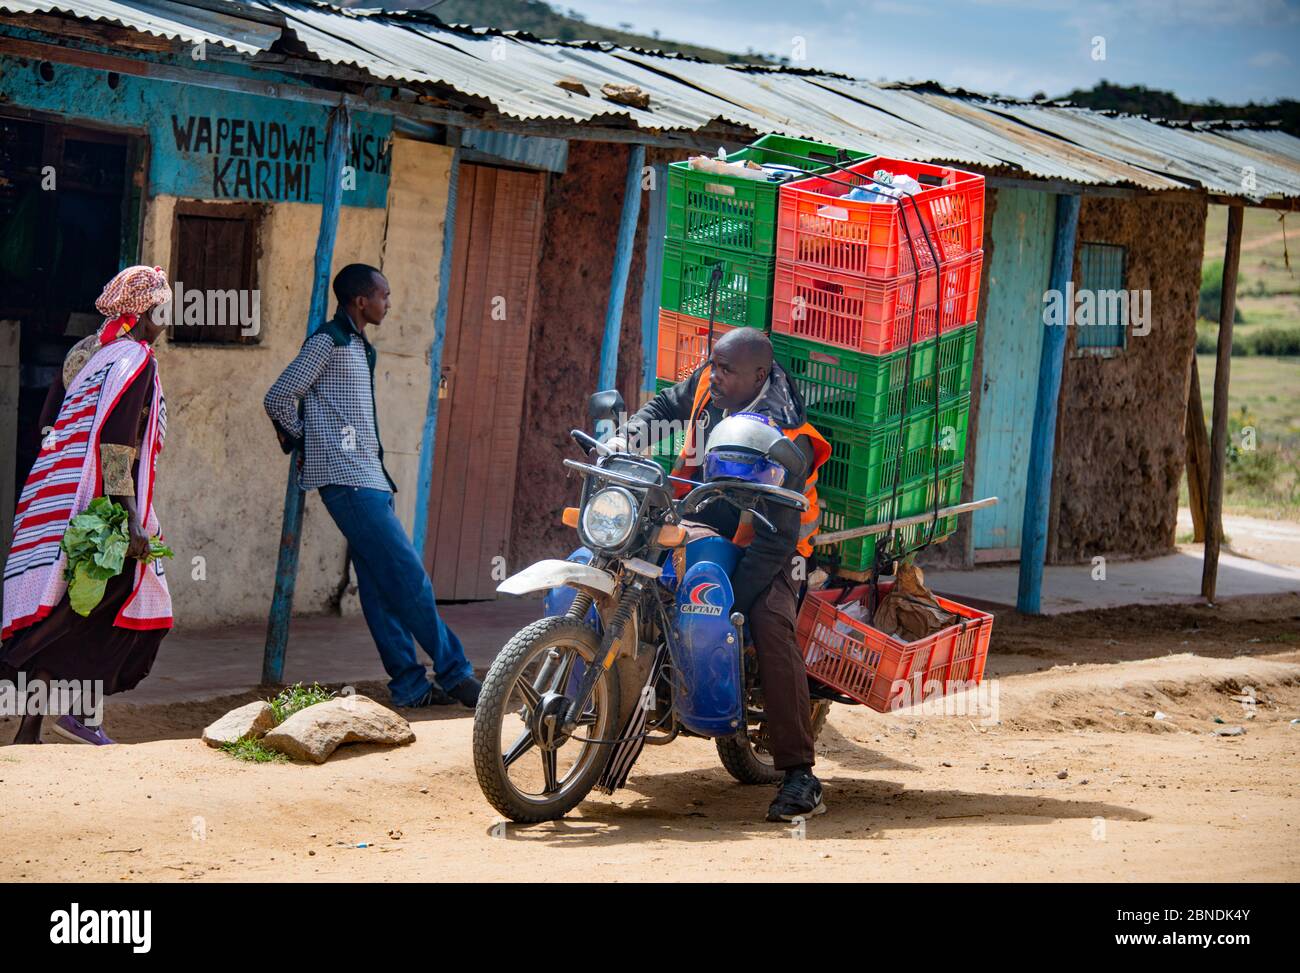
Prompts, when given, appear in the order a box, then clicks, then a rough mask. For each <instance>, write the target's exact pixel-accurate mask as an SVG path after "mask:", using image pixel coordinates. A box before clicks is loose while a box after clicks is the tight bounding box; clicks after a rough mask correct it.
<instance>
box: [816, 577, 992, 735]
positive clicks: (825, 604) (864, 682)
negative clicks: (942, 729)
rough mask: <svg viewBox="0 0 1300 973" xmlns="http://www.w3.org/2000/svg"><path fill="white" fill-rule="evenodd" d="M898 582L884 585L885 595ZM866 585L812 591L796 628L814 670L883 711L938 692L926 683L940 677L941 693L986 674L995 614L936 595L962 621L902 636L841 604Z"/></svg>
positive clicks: (855, 597)
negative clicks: (837, 604) (859, 617)
mask: <svg viewBox="0 0 1300 973" xmlns="http://www.w3.org/2000/svg"><path fill="white" fill-rule="evenodd" d="M892 587H893V585H892V584H882V585H881V586H880V593H881V595H882V596H883V595H884V594H885V593H886V592H887V591H889V589H890V588H892ZM866 591H867V586H866V585H859V586H858V587H856V588H852V589H850V590H849V591H848V593H847V594H845V593H844V592H843V591H838V590H829V591H811V592H809V593H808V597H807V598H805V599H804V602H803V607H802V608H800V610H799V621H798V624H797V626H796V629H795V638H796V640H797V641H798V644H799V649H800V651H801V652H802V653H803V658H804V665H805V666H806V667H807V670H808V675H810V676H812V677H813V678H814V679H816V680H818V681H819V682H822V683H825V684H826V685H827V686H830V687H831V688H832V689H837V690H839V691H840V692H842V693H844V695H846V696H849V697H851V698H852V699H855V700H857V701H858V702H859V703H862V704H863V705H865V706H870V707H871V708H872V709H874V710H876V711H878V712H881V713H887V712H889V711H890V710H891V709H894V708H897V707H898V706H899V705H904V704H906V703H912V704H915V703H917V702H920V701H921V700H922V699H931V698H934V696H932V695H931V694H930V689H931V688H932V687H931V686H930V685H928V684H932V682H934V681H937V682H938V683H939V684H941V686H942V695H947V693H948V692H949V691H951V690H955V689H964V688H969V687H968V685H967V684H974V683H978V682H980V681H981V680H982V679H983V678H984V664H985V663H986V662H987V661H988V655H989V639H990V637H991V636H992V635H993V616H992V615H990V614H988V613H987V612H982V611H979V610H978V609H975V608H968V607H966V606H965V605H959V604H958V603H957V602H955V601H949V600H948V599H946V598H937V600H938V602H939V604H940V605H941V606H942V607H943V608H945V609H946V610H948V611H950V612H953V613H955V614H957V615H959V616H961V621H960V622H959V623H958V624H956V625H950V626H949V627H948V628H945V629H941V630H940V631H938V632H935V633H934V634H932V635H927V636H926V637H925V638H923V639H917V640H916V641H915V642H903V641H900V640H899V639H896V638H894V637H893V636H891V635H886V634H885V633H884V632H881V631H879V630H878V629H874V628H872V627H871V626H870V625H866V624H864V623H863V622H859V621H857V620H856V619H854V618H851V617H850V616H848V615H846V614H844V613H843V612H842V611H840V610H839V609H838V608H836V607H835V601H836V598H837V597H839V596H842V597H839V600H840V601H841V602H842V603H844V604H849V603H852V602H854V601H857V600H858V599H860V598H861V597H862V596H863V595H865V594H866ZM953 684H960V685H953Z"/></svg>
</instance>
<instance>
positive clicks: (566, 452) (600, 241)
mask: <svg viewBox="0 0 1300 973" xmlns="http://www.w3.org/2000/svg"><path fill="white" fill-rule="evenodd" d="M629 151H630V150H629V148H628V147H627V146H623V145H617V144H609V143H599V142H571V143H569V159H568V165H567V167H566V169H565V171H564V172H563V173H557V174H555V175H552V176H551V179H550V183H549V185H548V187H547V191H546V214H545V224H544V225H543V228H542V242H541V252H540V255H539V259H538V267H537V296H536V302H535V304H534V310H533V331H532V341H531V343H530V348H529V356H528V357H529V362H528V374H527V377H526V382H527V384H526V391H525V398H524V416H523V436H522V437H521V440H520V446H519V470H518V473H517V475H516V480H515V510H514V521H513V525H512V528H511V540H510V553H509V556H508V559H507V560H508V567H509V569H510V570H512V571H513V570H518V569H519V568H521V567H523V566H524V565H527V564H529V563H530V562H532V561H534V560H536V559H537V558H539V557H553V556H556V555H559V556H563V555H565V554H567V553H568V552H569V551H571V550H572V549H573V548H574V547H575V546H577V541H576V537H575V534H574V532H573V530H572V528H569V527H565V526H563V525H562V524H561V523H560V511H561V510H562V509H563V508H564V507H565V506H568V505H573V504H575V503H576V502H577V498H578V490H579V486H580V484H579V481H578V480H577V478H576V477H569V476H566V471H565V469H564V467H563V466H561V462H562V460H563V459H564V458H565V457H575V458H576V457H577V456H578V455H579V454H578V452H577V448H576V447H575V446H574V445H573V442H572V440H571V439H570V438H569V430H570V429H574V428H580V429H587V430H588V431H590V428H591V422H590V420H589V419H588V418H587V397H588V396H589V395H590V394H591V393H592V392H594V391H597V389H596V380H597V377H598V374H599V371H600V346H601V339H602V337H603V334H604V329H605V306H606V303H607V302H608V299H609V288H610V278H611V274H612V272H613V268H614V245H615V241H616V237H617V234H618V220H619V213H620V211H621V208H622V205H623V186H624V181H625V179H626V176H627V157H628V152H629ZM648 205H649V195H648V194H645V195H643V197H642V205H641V218H640V222H639V224H638V227H637V237H636V244H635V246H634V248H633V255H632V267H631V270H630V272H629V275H628V282H627V296H626V298H625V300H624V303H623V321H622V328H621V331H620V334H619V356H618V387H619V390H620V391H621V392H622V393H623V398H624V401H626V402H627V403H628V406H629V407H630V408H635V407H636V404H637V402H638V390H639V387H640V374H641V312H640V301H641V277H642V274H643V273H644V267H645V233H646V220H647V214H648Z"/></svg>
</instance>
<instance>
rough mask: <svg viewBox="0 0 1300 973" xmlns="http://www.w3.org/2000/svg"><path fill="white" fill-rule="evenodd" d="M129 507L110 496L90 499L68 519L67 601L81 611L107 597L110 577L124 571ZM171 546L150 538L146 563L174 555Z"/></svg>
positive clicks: (65, 546)
mask: <svg viewBox="0 0 1300 973" xmlns="http://www.w3.org/2000/svg"><path fill="white" fill-rule="evenodd" d="M128 517H129V515H128V514H127V511H126V508H125V507H123V506H122V505H121V504H119V503H115V502H113V501H112V500H110V499H108V497H96V498H95V499H94V500H92V501H90V505H89V506H88V507H86V510H85V512H84V513H79V514H77V516H75V517H73V518H72V520H71V521H69V522H68V529H67V530H66V531H64V532H63V540H62V542H61V545H62V547H63V551H64V553H65V554H67V556H68V566H67V568H66V570H65V571H64V577H65V578H66V579H67V581H68V602H69V603H70V604H71V605H72V610H73V611H75V612H76V613H77V614H78V615H82V616H86V615H89V614H90V612H91V610H92V609H94V607H95V606H96V605H98V604H99V603H100V602H101V601H103V599H104V588H105V587H106V585H107V584H108V579H109V578H115V577H117V576H118V575H119V574H121V573H122V568H123V566H124V565H125V564H126V551H127V548H128V547H129V546H130V543H131V538H130V531H129V529H128V528H127V520H128ZM174 556H175V555H174V554H173V552H172V549H171V548H170V547H168V546H167V545H166V544H164V543H162V542H161V541H160V540H158V539H157V538H156V537H154V538H150V539H149V553H148V555H146V556H145V557H143V558H141V560H143V561H144V562H145V563H146V564H147V563H149V562H150V561H153V560H156V559H157V558H160V557H174Z"/></svg>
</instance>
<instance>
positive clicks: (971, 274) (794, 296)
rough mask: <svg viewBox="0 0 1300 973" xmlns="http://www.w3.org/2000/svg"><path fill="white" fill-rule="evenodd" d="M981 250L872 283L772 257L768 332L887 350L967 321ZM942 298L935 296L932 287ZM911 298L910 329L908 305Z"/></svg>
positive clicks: (973, 312) (975, 296)
mask: <svg viewBox="0 0 1300 973" xmlns="http://www.w3.org/2000/svg"><path fill="white" fill-rule="evenodd" d="M983 264H984V254H983V252H982V251H976V252H975V253H973V254H971V255H970V256H969V257H965V258H963V259H961V260H957V261H954V262H952V263H950V264H949V263H945V264H944V265H943V266H942V267H941V268H940V269H941V273H936V272H935V269H934V268H933V267H932V268H930V269H929V270H925V271H922V272H921V280H920V283H919V286H918V283H917V281H916V278H915V277H914V276H908V277H895V278H894V279H893V280H888V281H880V280H873V279H871V278H868V277H862V276H858V275H853V274H837V273H834V272H832V271H828V270H823V269H821V268H818V267H809V266H806V265H802V264H798V263H793V264H792V263H791V262H790V261H788V260H785V259H784V258H777V262H776V287H775V293H774V296H773V302H772V331H773V332H774V333H776V334H788V335H792V336H794V337H796V338H804V339H807V340H809V341H817V342H820V343H822V344H827V345H834V346H836V347H837V348H847V349H849V350H851V351H859V352H866V353H867V354H870V355H887V354H889V353H890V352H892V351H897V350H898V349H900V348H906V347H907V345H908V344H909V338H910V339H911V340H912V341H925V340H927V339H929V338H933V337H934V335H935V319H936V316H937V318H938V324H939V333H940V334H944V333H946V332H948V331H951V330H952V329H954V328H960V327H962V326H963V325H966V324H969V323H970V322H972V321H974V320H975V318H976V316H977V312H978V310H979V298H980V273H981V270H982V268H983ZM940 286H941V287H942V288H943V300H942V302H940V301H938V300H937V299H936V298H937V293H938V287H940ZM918 293H919V295H920V299H919V301H918V302H917V315H916V327H915V331H913V327H912V305H913V302H914V301H915V300H916V295H917V294H918Z"/></svg>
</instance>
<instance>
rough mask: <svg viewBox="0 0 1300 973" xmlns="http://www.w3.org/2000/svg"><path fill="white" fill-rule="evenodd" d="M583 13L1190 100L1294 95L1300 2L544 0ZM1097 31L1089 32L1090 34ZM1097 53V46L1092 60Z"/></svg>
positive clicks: (848, 57)
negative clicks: (1134, 87) (1134, 88)
mask: <svg viewBox="0 0 1300 973" xmlns="http://www.w3.org/2000/svg"><path fill="white" fill-rule="evenodd" d="M552 3H553V5H554V6H556V7H557V8H560V9H563V10H577V11H579V12H580V13H582V14H584V15H585V16H586V17H587V19H588V21H590V22H592V23H598V24H605V25H608V26H618V25H619V24H621V23H630V24H632V25H633V27H634V29H635V30H637V31H638V32H640V33H646V34H649V33H651V32H652V31H653V30H658V31H659V32H660V35H661V36H662V37H664V38H669V39H674V40H681V41H689V42H693V43H697V44H706V45H709V46H711V47H718V48H723V49H726V50H736V51H744V50H745V49H746V48H750V47H752V48H754V49H755V50H758V51H765V52H773V53H776V54H780V55H787V56H789V55H790V54H791V52H792V51H793V50H794V45H795V43H796V41H795V39H796V38H799V37H802V38H803V39H804V48H805V52H806V59H805V60H804V61H802V62H796V63H799V64H800V65H801V66H807V67H819V68H826V69H830V70H834V71H842V72H844V73H845V74H851V75H855V76H857V77H863V78H869V79H872V80H877V79H881V78H883V79H886V80H891V81H894V80H908V79H913V80H937V81H940V82H943V83H944V84H948V85H955V86H960V87H965V88H971V89H973V90H976V91H984V92H996V93H1000V94H1008V95H1016V96H1021V97H1027V96H1029V95H1032V94H1034V93H1035V92H1037V91H1044V92H1046V93H1047V94H1048V95H1060V94H1063V93H1065V92H1067V91H1069V90H1070V89H1072V88H1075V87H1082V88H1087V87H1091V86H1092V85H1093V83H1094V82H1096V81H1098V80H1100V79H1102V78H1105V79H1107V80H1109V81H1111V82H1115V83H1119V84H1145V85H1147V86H1148V87H1152V88H1160V89H1163V90H1169V91H1173V92H1174V93H1176V94H1177V95H1178V96H1179V97H1181V98H1183V99H1184V100H1188V101H1205V100H1207V99H1209V98H1217V99H1218V100H1219V101H1221V102H1225V103H1231V104H1235V103H1240V102H1246V101H1251V100H1254V101H1257V102H1258V101H1272V100H1274V99H1277V98H1298V97H1300V0H1183V2H1178V0H1128V2H1111V0H1099V2H1087V0H1078V2H1069V0H920V2H903V0H725V2H724V0H552ZM1098 38H1100V40H1095V39H1098ZM1097 55H1103V56H1101V57H1098V56H1097Z"/></svg>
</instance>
